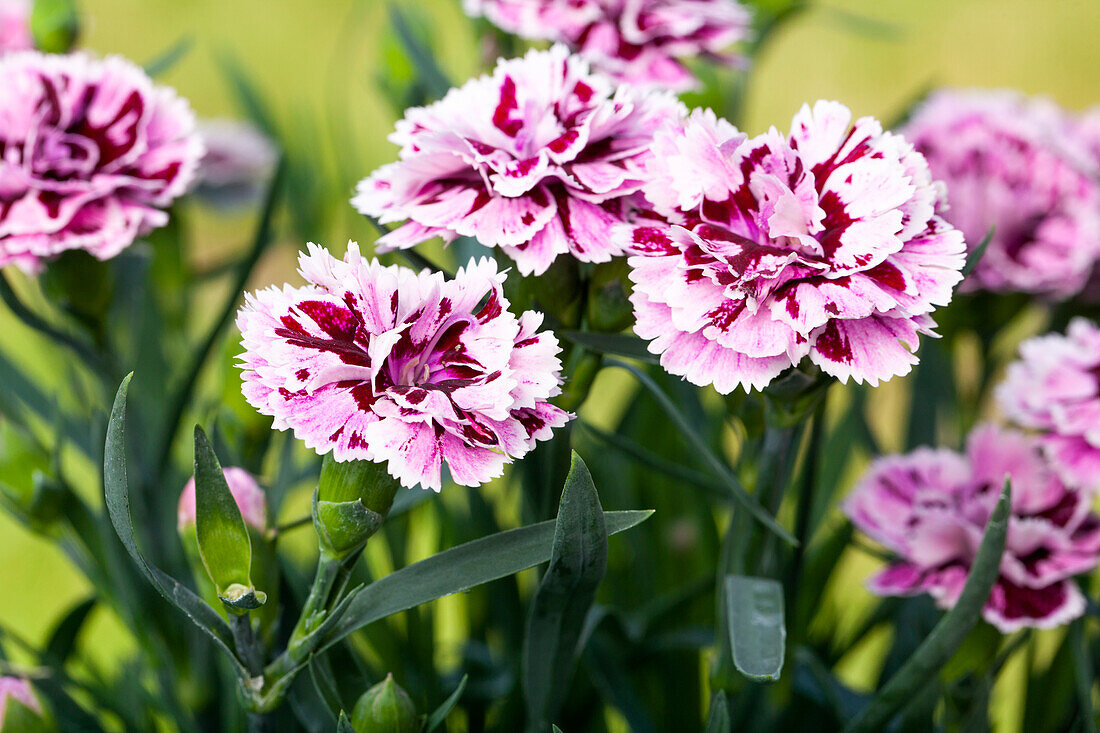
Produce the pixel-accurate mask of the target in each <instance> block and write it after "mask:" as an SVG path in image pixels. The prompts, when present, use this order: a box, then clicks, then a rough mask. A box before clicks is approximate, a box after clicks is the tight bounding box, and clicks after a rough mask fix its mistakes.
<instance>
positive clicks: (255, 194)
mask: <svg viewBox="0 0 1100 733" xmlns="http://www.w3.org/2000/svg"><path fill="white" fill-rule="evenodd" d="M198 130H199V136H200V137H201V138H202V141H203V145H204V147H205V148H206V153H205V154H204V155H203V157H202V161H201V162H200V163H199V169H198V173H197V175H196V178H197V184H196V187H195V193H196V195H199V196H202V197H204V198H205V199H207V200H209V201H210V202H211V203H213V204H215V205H218V206H239V205H246V204H249V203H252V202H254V201H255V200H256V199H257V198H259V196H260V193H261V191H262V189H263V186H264V184H265V183H266V182H267V180H268V179H269V178H270V177H271V174H272V171H273V170H274V169H275V163H276V161H277V159H278V153H277V152H276V150H275V145H274V144H273V143H272V142H271V140H270V139H268V137H267V136H266V135H264V134H263V133H262V132H260V131H259V130H257V129H256V128H255V126H253V125H251V124H249V123H247V122H241V121H239V120H220V119H216V120H201V121H200V122H199V124H198Z"/></svg>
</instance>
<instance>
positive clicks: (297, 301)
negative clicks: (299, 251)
mask: <svg viewBox="0 0 1100 733" xmlns="http://www.w3.org/2000/svg"><path fill="white" fill-rule="evenodd" d="M299 265H300V270H299V272H300V273H301V275H302V277H304V278H305V280H306V282H307V285H306V286H305V287H299V288H295V287H291V286H289V285H288V286H284V287H282V288H278V287H272V288H269V289H267V290H261V291H259V292H257V293H255V294H250V295H249V296H248V298H247V301H246V304H245V306H244V307H243V308H242V309H241V311H240V313H239V315H238V317H237V325H238V327H239V328H240V330H241V333H242V335H243V342H242V343H243V345H244V349H245V352H244V354H243V355H242V357H241V358H242V366H243V369H244V394H245V397H246V398H247V399H248V401H249V402H250V403H251V404H252V406H253V407H255V408H256V409H257V410H259V411H260V412H261V413H263V414H265V415H271V416H273V417H274V418H275V421H274V424H275V427H277V428H279V429H287V428H290V429H292V430H293V431H294V434H295V435H296V436H297V437H298V438H300V439H301V440H303V441H304V442H305V444H306V445H307V446H308V447H310V448H313V449H315V450H317V451H318V452H319V453H328V452H330V451H331V452H332V455H333V457H334V458H335V459H336V460H337V461H348V460H354V459H363V460H370V461H375V462H382V461H386V462H387V464H388V466H387V468H388V470H389V473H390V474H391V475H392V476H394V477H395V478H398V479H399V480H400V481H401V483H402V485H404V486H414V485H416V484H417V483H419V484H421V485H422V486H424V487H425V488H432V489H435V490H439V488H440V486H441V466H442V463H443V462H446V464H447V466H448V468H449V469H450V474H451V477H452V478H453V479H454V481H455V482H456V483H458V484H461V485H465V486H474V485H478V484H481V483H484V482H486V481H488V480H490V479H491V478H494V477H496V476H499V475H500V474H501V472H502V470H503V467H504V465H505V463H507V462H509V461H511V460H512V459H514V458H518V457H520V456H522V455H524V454H526V453H527V452H528V451H530V450H531V449H532V448H533V447H534V445H535V442H536V441H539V440H546V439H547V438H549V437H550V435H551V432H552V430H553V429H554V428H558V427H561V426H562V425H564V424H565V423H566V422H567V421H568V420H569V419H570V417H571V415H570V414H569V413H566V412H565V411H563V410H561V409H559V408H557V407H555V406H554V405H552V404H550V403H549V402H548V400H549V399H550V398H551V397H553V396H555V395H557V394H559V393H560V389H561V388H560V382H561V380H560V378H559V372H560V370H561V363H560V361H559V359H558V350H559V349H558V342H557V339H555V338H554V336H553V334H551V333H549V332H546V331H540V330H539V328H540V327H541V325H542V315H541V314H539V313H536V312H534V311H527V312H525V313H523V314H521V315H520V316H519V317H518V318H517V317H516V316H514V315H513V314H512V313H510V312H509V311H508V301H507V300H506V299H505V297H504V294H503V290H502V284H503V282H504V273H501V272H498V271H497V266H496V264H495V263H494V262H493V261H492V260H490V259H482V260H481V261H479V262H471V263H470V264H468V265H467V266H466V267H464V268H462V269H460V270H459V271H458V272H457V274H456V275H455V277H454V279H453V280H446V279H445V278H444V276H443V275H442V274H439V273H435V274H432V273H429V272H428V271H426V270H425V271H423V272H420V273H417V272H414V271H413V270H410V269H408V268H403V267H397V266H391V267H385V266H383V265H381V264H379V263H378V261H377V260H366V259H364V258H363V257H361V256H360V253H359V248H358V245H356V244H355V243H351V244H349V247H348V252H347V254H346V255H345V256H344V258H343V260H338V259H336V258H334V257H333V256H332V255H331V254H329V253H328V252H327V251H326V250H324V249H322V248H320V247H318V246H316V245H310V248H309V252H308V254H303V255H302V257H301V259H300V261H299Z"/></svg>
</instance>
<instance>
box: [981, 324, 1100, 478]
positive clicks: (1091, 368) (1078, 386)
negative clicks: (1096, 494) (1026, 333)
mask: <svg viewBox="0 0 1100 733" xmlns="http://www.w3.org/2000/svg"><path fill="white" fill-rule="evenodd" d="M996 395H997V403H998V405H999V406H1000V408H1001V411H1002V412H1003V413H1004V415H1005V417H1006V418H1007V419H1009V420H1011V421H1012V422H1013V423H1015V424H1016V425H1019V426H1020V427H1023V428H1028V429H1029V430H1033V431H1036V432H1037V433H1038V434H1039V436H1040V441H1041V442H1042V445H1043V448H1044V450H1045V451H1046V453H1047V456H1048V458H1049V459H1050V461H1051V464H1052V465H1053V466H1054V468H1055V469H1056V470H1057V471H1058V472H1059V473H1060V474H1061V476H1062V479H1063V480H1064V481H1066V482H1067V483H1069V484H1070V485H1072V486H1075V487H1077V488H1080V489H1088V490H1096V489H1100V328H1097V326H1096V324H1094V323H1093V322H1091V321H1088V320H1086V319H1084V318H1077V319H1074V320H1073V321H1072V322H1071V323H1070V324H1069V329H1068V331H1067V332H1066V334H1065V335H1062V334H1056V333H1054V334H1046V335H1044V336H1038V337H1036V338H1032V339H1030V340H1028V341H1025V342H1024V343H1023V344H1022V345H1021V346H1020V358H1019V360H1018V361H1016V362H1013V363H1012V364H1010V365H1009V366H1008V369H1007V371H1006V373H1005V379H1004V381H1003V382H1002V383H1001V384H1000V385H999V386H998V387H997V393H996Z"/></svg>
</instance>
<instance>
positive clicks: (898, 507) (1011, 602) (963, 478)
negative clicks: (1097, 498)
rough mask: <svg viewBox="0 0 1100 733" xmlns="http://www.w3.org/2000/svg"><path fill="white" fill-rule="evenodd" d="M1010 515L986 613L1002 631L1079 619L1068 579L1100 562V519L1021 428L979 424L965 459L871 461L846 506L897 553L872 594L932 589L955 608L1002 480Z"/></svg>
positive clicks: (933, 456)
mask: <svg viewBox="0 0 1100 733" xmlns="http://www.w3.org/2000/svg"><path fill="white" fill-rule="evenodd" d="M1006 475H1007V476H1010V477H1011V479H1012V514H1011V517H1010V519H1009V528H1008V538H1007V540H1006V543H1005V552H1004V557H1003V558H1002V560H1001V572H1000V577H999V578H998V579H997V581H996V584H995V585H994V586H993V591H992V593H991V594H990V596H989V600H988V601H987V602H986V604H985V608H984V610H983V612H982V615H983V616H984V618H985V620H986V621H988V622H989V623H991V624H993V625H994V626H996V627H997V628H998V629H999V630H1000V631H1002V632H1003V633H1006V634H1007V633H1011V632H1013V631H1016V630H1017V629H1020V628H1023V627H1026V626H1030V627H1036V628H1050V627H1053V626H1059V625H1061V624H1065V623H1067V622H1069V621H1071V620H1073V619H1075V618H1077V617H1079V616H1080V615H1081V614H1082V613H1083V612H1084V610H1085V599H1084V596H1083V595H1082V594H1081V591H1080V589H1078V587H1077V585H1076V584H1075V583H1074V582H1073V581H1072V580H1071V578H1072V577H1073V576H1075V575H1079V574H1081V573H1085V572H1088V571H1090V570H1092V569H1093V568H1095V567H1096V565H1097V562H1098V560H1100V517H1097V516H1096V514H1094V513H1092V512H1091V511H1090V506H1091V503H1092V502H1091V499H1090V496H1091V495H1090V494H1087V493H1083V492H1079V491H1075V490H1073V489H1070V488H1068V487H1066V486H1065V485H1064V484H1063V483H1062V482H1061V481H1060V480H1059V479H1058V477H1057V475H1056V474H1055V473H1054V472H1053V471H1051V470H1050V468H1049V466H1048V464H1047V463H1046V462H1045V461H1044V459H1043V457H1042V454H1041V452H1040V449H1039V444H1038V442H1037V441H1036V440H1034V439H1033V438H1032V437H1029V436H1026V435H1024V434H1023V433H1018V432H1013V431H1008V430H1001V429H999V428H996V427H993V426H991V425H985V426H980V427H978V428H977V429H975V431H974V432H973V433H972V434H971V436H970V440H969V443H968V445H967V452H966V455H959V454H958V453H954V452H952V451H949V450H944V449H939V450H933V449H930V448H919V449H917V450H915V451H913V452H912V453H910V454H908V455H903V456H887V457H885V458H880V459H878V460H877V461H875V462H874V463H873V464H872V465H871V468H870V469H869V470H868V472H867V474H866V475H865V476H864V477H863V479H862V480H861V481H860V483H859V485H858V486H857V487H856V488H855V489H854V490H853V492H852V494H851V495H850V496H849V497H848V499H847V501H846V502H845V504H844V510H845V512H846V513H847V514H848V516H849V517H850V518H851V520H852V522H853V524H855V526H856V527H858V528H859V529H861V530H862V531H863V532H865V533H867V534H868V535H869V536H870V537H872V538H873V539H874V540H876V541H877V542H880V543H881V544H883V545H884V546H885V547H886V548H887V549H889V550H890V551H892V552H894V553H896V554H897V556H898V557H897V559H896V560H894V561H892V562H891V563H890V564H889V565H888V566H887V567H886V568H885V569H884V570H882V571H881V572H880V573H879V574H878V575H876V576H874V577H873V578H871V579H870V581H869V583H868V586H869V588H870V590H871V592H872V593H875V594H878V595H890V596H910V595H917V594H920V593H929V594H931V596H932V597H933V598H935V599H936V602H937V603H938V604H939V605H940V607H942V608H950V607H951V606H953V605H954V604H955V602H956V601H957V600H958V597H959V594H960V593H961V592H962V588H963V585H964V583H965V582H966V577H967V574H968V573H969V571H970V565H971V563H972V562H973V560H974V555H975V553H976V552H977V549H978V545H979V544H980V542H981V537H982V533H983V531H984V529H985V524H986V521H987V520H988V519H989V516H990V514H992V512H993V507H994V506H995V505H996V503H997V497H998V496H999V495H1000V493H1001V487H1002V486H1003V485H1004V480H1005V476H1006Z"/></svg>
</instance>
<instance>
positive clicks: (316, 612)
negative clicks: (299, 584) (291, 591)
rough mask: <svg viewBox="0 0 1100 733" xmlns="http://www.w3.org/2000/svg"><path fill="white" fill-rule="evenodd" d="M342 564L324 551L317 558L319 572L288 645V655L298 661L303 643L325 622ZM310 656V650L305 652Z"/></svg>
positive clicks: (314, 577) (315, 576) (314, 578)
mask: <svg viewBox="0 0 1100 733" xmlns="http://www.w3.org/2000/svg"><path fill="white" fill-rule="evenodd" d="M342 564H343V563H342V562H341V561H340V560H337V559H336V558H334V557H332V556H330V555H329V554H328V553H326V552H324V551H322V552H321V555H320V557H318V558H317V572H316V574H315V575H314V576H313V585H312V586H310V589H309V596H308V597H307V598H306V602H305V604H304V605H303V606H302V613H301V615H300V616H299V617H298V623H297V625H295V627H294V632H293V633H292V634H291V635H290V641H289V642H288V643H287V647H286V651H287V654H288V655H290V656H291V657H292V658H294V659H295V661H297V660H298V659H300V658H301V656H302V654H303V650H302V643H303V641H304V640H305V639H306V637H308V636H309V634H310V633H311V632H312V631H313V630H314V629H316V628H317V627H318V626H319V625H320V624H321V622H322V621H324V618H325V614H326V613H327V609H328V604H329V599H330V597H331V596H332V589H333V587H334V586H335V585H336V580H337V578H338V577H339V576H340V569H341V566H342ZM305 653H307V654H308V650H306V651H305Z"/></svg>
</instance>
